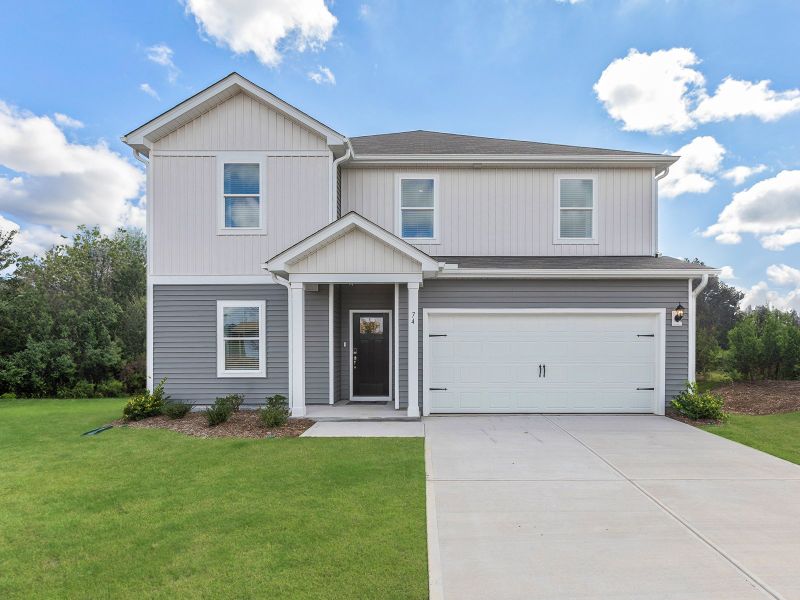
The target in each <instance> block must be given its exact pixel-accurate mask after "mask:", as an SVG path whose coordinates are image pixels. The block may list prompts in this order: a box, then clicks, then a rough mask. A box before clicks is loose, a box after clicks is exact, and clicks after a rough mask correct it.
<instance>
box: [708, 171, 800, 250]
mask: <svg viewBox="0 0 800 600" xmlns="http://www.w3.org/2000/svg"><path fill="white" fill-rule="evenodd" d="M743 233H751V234H753V235H755V236H756V237H757V238H758V239H759V241H760V242H761V245H762V246H763V247H764V248H766V249H768V250H783V249H784V248H785V247H787V246H790V245H792V244H797V243H800V171H781V172H780V173H778V174H777V175H776V176H775V177H770V178H769V179H763V180H761V181H759V182H757V183H755V184H754V185H753V186H751V187H750V188H747V189H744V190H742V191H740V192H737V193H735V194H734V195H733V199H732V200H731V202H730V203H729V204H728V205H727V206H726V207H725V208H724V209H722V212H721V213H720V214H719V216H718V217H717V222H716V223H714V224H713V225H711V226H710V227H709V228H708V229H706V230H705V231H704V232H703V235H704V236H705V237H713V238H714V239H715V240H716V241H718V242H720V243H723V244H738V243H739V242H741V241H742V235H741V234H743Z"/></svg>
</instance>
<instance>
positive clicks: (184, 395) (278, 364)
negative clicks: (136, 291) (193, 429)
mask: <svg viewBox="0 0 800 600" xmlns="http://www.w3.org/2000/svg"><path fill="white" fill-rule="evenodd" d="M217 300H266V305H267V314H266V325H267V330H266V336H267V338H266V345H267V376H266V377H253V378H250V377H248V378H238V377H225V378H220V377H217ZM287 350H288V329H287V294H286V288H284V287H283V286H280V285H157V286H154V288H153V375H154V379H155V380H156V381H159V380H160V379H161V378H162V377H166V378H167V383H166V391H167V393H168V394H170V395H171V396H172V398H173V399H175V400H182V401H186V402H191V403H194V404H207V403H210V402H213V401H214V399H215V398H217V397H218V396H224V395H225V394H234V393H235V394H244V396H245V402H246V403H247V404H263V402H264V398H265V397H266V396H269V395H271V394H283V395H285V396H288V387H289V385H288V382H289V377H288V353H287Z"/></svg>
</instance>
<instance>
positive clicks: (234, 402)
mask: <svg viewBox="0 0 800 600" xmlns="http://www.w3.org/2000/svg"><path fill="white" fill-rule="evenodd" d="M217 400H221V401H223V402H227V403H228V404H229V405H230V407H231V412H238V411H239V407H240V406H241V405H242V402H244V395H243V394H228V395H227V396H225V397H224V398H217Z"/></svg>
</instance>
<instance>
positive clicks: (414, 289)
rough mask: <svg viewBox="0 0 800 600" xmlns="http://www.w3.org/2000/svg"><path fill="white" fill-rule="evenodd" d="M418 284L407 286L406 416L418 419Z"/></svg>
mask: <svg viewBox="0 0 800 600" xmlns="http://www.w3.org/2000/svg"><path fill="white" fill-rule="evenodd" d="M418 322H419V283H409V284H408V416H409V417H419V393H418V392H419V373H418V371H419V359H418V357H419V339H418V336H419V324H418Z"/></svg>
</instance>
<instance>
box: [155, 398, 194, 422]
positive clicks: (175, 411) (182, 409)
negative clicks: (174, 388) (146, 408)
mask: <svg viewBox="0 0 800 600" xmlns="http://www.w3.org/2000/svg"><path fill="white" fill-rule="evenodd" d="M191 410H192V405H191V404H186V403H185V402H167V403H166V404H165V405H164V408H162V409H161V412H162V413H163V414H165V415H166V416H168V417H169V418H170V419H182V418H183V417H185V416H186V415H188V414H189V411H191Z"/></svg>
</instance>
